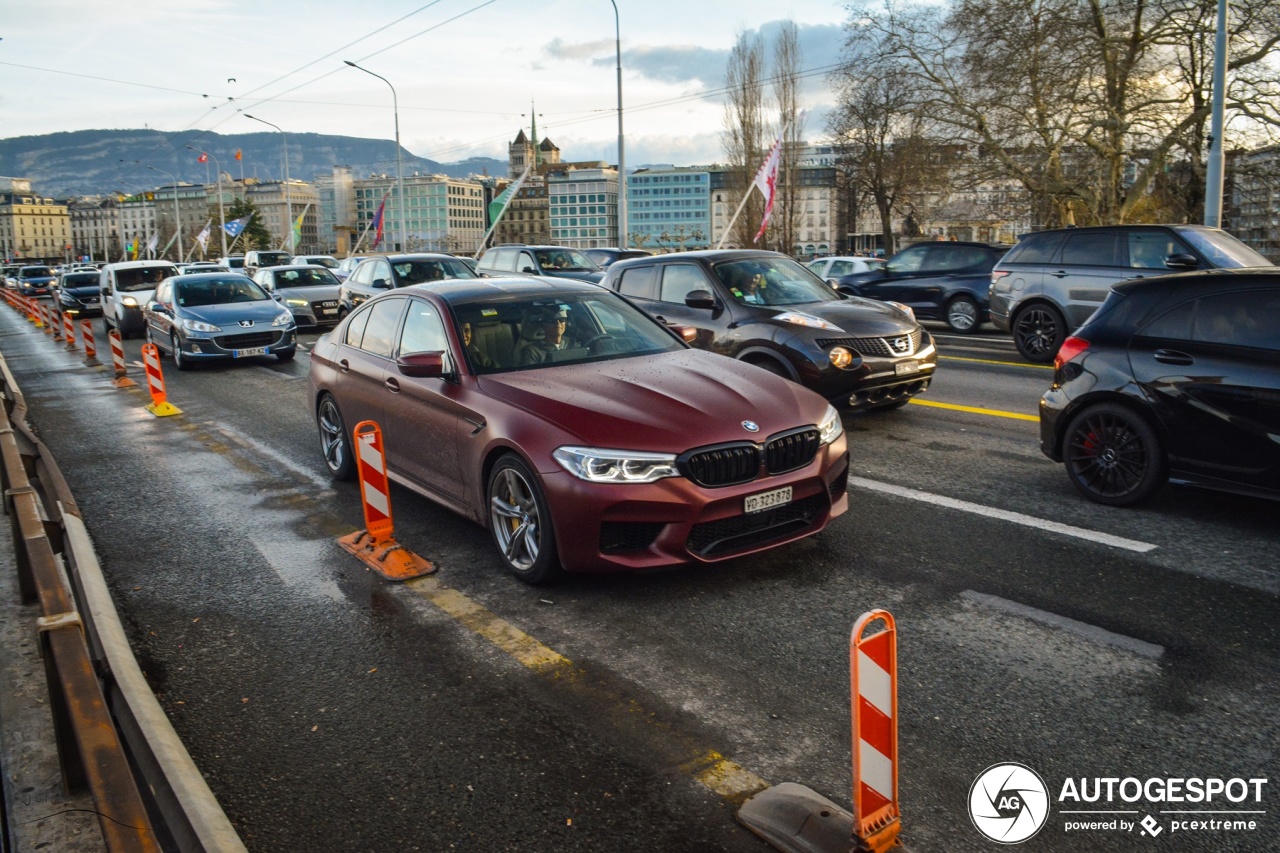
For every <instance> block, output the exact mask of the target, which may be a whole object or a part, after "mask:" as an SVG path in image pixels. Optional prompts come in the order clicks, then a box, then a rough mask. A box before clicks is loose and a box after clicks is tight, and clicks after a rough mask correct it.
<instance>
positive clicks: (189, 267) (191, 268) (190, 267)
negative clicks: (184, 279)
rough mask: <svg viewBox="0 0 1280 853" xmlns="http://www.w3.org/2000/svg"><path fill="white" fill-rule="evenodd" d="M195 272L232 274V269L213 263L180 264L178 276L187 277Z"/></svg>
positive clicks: (193, 262)
mask: <svg viewBox="0 0 1280 853" xmlns="http://www.w3.org/2000/svg"><path fill="white" fill-rule="evenodd" d="M193 272H231V268H230V267H224V266H223V265H222V264H218V263H214V262H213V261H192V262H191V263H187V264H178V275H187V274H188V273H193Z"/></svg>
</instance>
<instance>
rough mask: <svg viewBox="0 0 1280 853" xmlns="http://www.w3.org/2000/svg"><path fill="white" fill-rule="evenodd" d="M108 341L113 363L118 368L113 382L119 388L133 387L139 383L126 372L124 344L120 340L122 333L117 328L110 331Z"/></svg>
mask: <svg viewBox="0 0 1280 853" xmlns="http://www.w3.org/2000/svg"><path fill="white" fill-rule="evenodd" d="M107 342H108V343H109V344H110V345H111V364H112V366H114V367H115V370H116V378H115V379H114V380H112V382H111V384H112V385H114V386H116V387H117V388H132V387H133V386H135V385H137V384H138V383H137V382H134V381H133V380H132V379H130V378H129V377H128V376H127V375H126V373H125V371H126V370H127V368H126V367H125V363H124V344H123V343H122V342H121V341H120V333H119V332H117V331H116V330H115V329H111V330H110V331H108V332H107Z"/></svg>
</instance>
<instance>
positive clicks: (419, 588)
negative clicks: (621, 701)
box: [404, 577, 769, 804]
mask: <svg viewBox="0 0 1280 853" xmlns="http://www.w3.org/2000/svg"><path fill="white" fill-rule="evenodd" d="M404 586H405V587H406V588H408V589H411V590H412V591H413V592H415V593H417V594H418V595H421V596H422V597H423V598H425V599H426V600H427V601H429V602H430V603H432V604H434V605H435V606H436V607H438V608H439V609H440V610H441V611H443V612H444V613H446V614H448V615H449V616H452V617H453V618H454V619H456V620H457V621H458V622H460V623H461V624H462V625H464V626H466V627H467V628H469V629H471V630H472V631H474V632H475V633H476V634H478V635H479V636H481V637H483V638H484V639H486V640H488V641H489V642H491V643H493V644H494V645H495V646H497V647H498V648H499V649H501V650H502V651H504V652H506V653H507V654H509V655H511V656H512V657H513V658H515V659H516V660H517V661H519V662H520V663H521V664H522V665H524V666H526V667H528V668H529V669H531V670H533V671H534V672H536V673H539V674H541V675H549V676H551V677H552V678H556V679H559V678H567V679H570V680H573V681H576V682H577V683H578V684H579V685H582V683H583V682H582V681H581V680H579V679H578V676H579V675H580V674H581V671H580V670H578V669H577V668H575V667H574V664H573V662H572V661H571V660H569V659H568V658H566V657H565V656H564V655H562V654H560V653H559V652H557V651H556V650H554V649H552V648H550V647H549V646H545V645H543V644H542V643H540V642H538V641H537V640H535V639H534V638H533V637H530V636H529V635H528V634H526V633H525V632H523V631H521V630H520V629H519V628H517V627H515V626H514V625H512V624H511V623H510V622H507V621H506V620H505V619H502V618H501V617H499V616H498V615H497V614H495V613H493V612H491V611H489V610H486V609H485V608H484V607H481V606H480V605H479V604H476V603H475V602H474V601H472V600H471V599H469V598H467V597H466V596H465V595H463V594H462V593H460V592H458V591H457V590H456V589H450V588H449V587H447V586H444V585H443V584H441V583H440V581H439V580H438V579H437V578H435V577H424V578H418V579H416V580H411V581H407V582H406V583H405V584H404ZM628 711H630V712H631V713H629V714H628V716H629V717H631V718H632V719H637V718H638V719H645V720H649V719H652V717H653V715H651V714H648V713H647V712H645V711H644V709H643V708H640V707H639V706H637V705H636V703H635V702H634V701H633V702H631V703H630V707H629V708H628ZM636 712H639V714H636ZM655 724H657V725H661V723H655ZM680 769H681V770H682V771H683V772H684V773H686V774H688V775H689V776H691V777H692V778H693V779H695V780H696V781H697V782H699V783H700V784H702V785H703V786H705V787H706V788H707V789H708V790H710V791H712V792H713V793H715V794H716V795H718V796H720V797H722V798H724V799H725V800H727V801H729V802H731V803H735V804H740V803H742V802H743V801H744V800H746V799H747V798H748V797H750V796H751V795H753V794H757V793H759V792H760V791H763V790H764V789H765V788H768V787H769V783H768V782H766V781H765V780H764V779H761V778H760V777H759V776H757V775H755V774H754V773H752V772H751V771H749V770H747V769H745V768H744V767H742V766H740V765H738V764H735V763H734V762H732V761H730V760H729V759H727V758H725V757H724V756H723V755H721V754H720V753H718V752H715V751H714V750H706V751H702V752H699V753H698V754H697V757H696V758H694V759H693V760H692V761H688V762H686V763H684V764H682V765H680Z"/></svg>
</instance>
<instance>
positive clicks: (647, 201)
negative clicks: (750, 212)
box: [603, 166, 736, 252]
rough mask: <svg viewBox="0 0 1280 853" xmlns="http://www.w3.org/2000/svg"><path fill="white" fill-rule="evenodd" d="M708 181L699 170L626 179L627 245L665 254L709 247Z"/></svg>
mask: <svg viewBox="0 0 1280 853" xmlns="http://www.w3.org/2000/svg"><path fill="white" fill-rule="evenodd" d="M711 177H712V172H711V170H710V169H707V168H704V167H699V166H691V167H686V166H665V167H657V168H648V169H640V170H638V171H636V172H633V173H631V174H629V175H627V225H628V228H629V230H630V233H629V234H628V235H627V245H628V246H635V247H637V248H641V249H649V250H651V251H653V250H657V251H668V252H681V251H686V250H692V249H706V248H708V247H710V246H712V245H713V243H712V242H711V240H712V229H711V199H712V194H711V183H712V181H711ZM722 194H723V193H722ZM735 206H736V205H735ZM730 212H732V211H730ZM615 214H616V211H615ZM603 245H621V244H620V243H613V244H603Z"/></svg>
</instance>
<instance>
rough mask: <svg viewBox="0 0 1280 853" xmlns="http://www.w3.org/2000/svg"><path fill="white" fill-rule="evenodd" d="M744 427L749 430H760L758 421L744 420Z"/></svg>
mask: <svg viewBox="0 0 1280 853" xmlns="http://www.w3.org/2000/svg"><path fill="white" fill-rule="evenodd" d="M742 428H743V429H745V430H746V431H747V432H759V431H760V424H758V423H756V422H755V421H743V422H742Z"/></svg>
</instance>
